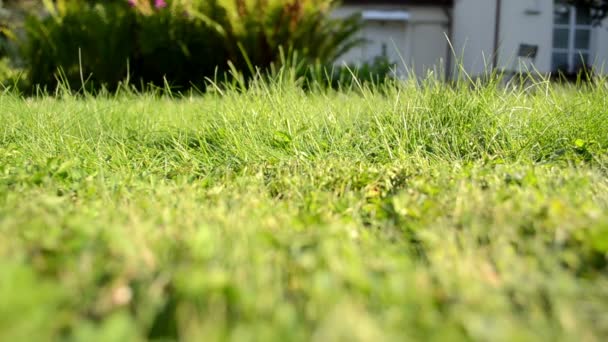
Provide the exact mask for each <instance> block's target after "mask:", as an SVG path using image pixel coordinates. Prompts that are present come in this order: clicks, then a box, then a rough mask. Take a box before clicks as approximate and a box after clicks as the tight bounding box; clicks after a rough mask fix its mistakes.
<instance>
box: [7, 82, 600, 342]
mask: <svg viewBox="0 0 608 342" xmlns="http://www.w3.org/2000/svg"><path fill="white" fill-rule="evenodd" d="M607 99H608V88H607V87H606V83H605V82H598V83H597V84H595V85H590V86H582V87H579V88H575V87H562V86H552V85H547V84H543V83H539V84H537V85H535V86H533V87H531V88H530V89H528V90H527V91H526V92H523V91H520V90H508V89H502V88H497V87H493V86H478V87H471V86H462V87H460V86H458V87H456V88H453V87H447V86H443V85H440V84H437V83H433V82H428V83H426V84H424V85H422V86H419V85H416V84H414V83H407V84H398V85H390V86H386V87H381V88H380V87H377V88H373V87H372V88H365V89H362V90H359V91H346V92H334V91H330V90H327V91H313V92H312V93H304V92H302V91H300V90H299V89H298V88H297V87H295V86H292V85H289V84H281V83H277V84H270V83H263V82H260V83H255V84H253V85H252V86H251V89H250V90H248V91H246V92H244V93H241V92H237V91H234V90H224V91H223V92H222V93H221V94H220V93H218V92H216V93H214V94H208V95H205V96H199V97H188V96H185V97H179V98H171V97H170V96H156V95H154V94H151V93H148V94H139V95H137V94H128V93H124V94H120V95H118V96H103V95H102V96H98V97H86V96H85V97H75V96H69V95H65V96H60V97H59V98H51V97H38V98H31V99H24V98H20V97H18V96H14V95H11V94H4V95H2V96H0V108H2V110H1V112H0V340H3V341H16V340H49V339H68V340H72V339H73V340H86V341H91V340H100V341H112V340H138V339H142V340H146V339H159V340H160V339H164V340H166V339H181V340H213V339H220V340H238V341H241V340H261V341H268V340H277V341H278V340H310V339H313V340H319V341H325V340H343V341H353V340H359V341H382V340H399V341H402V340H427V339H432V340H481V341H487V340H496V341H500V340H505V341H513V340H530V341H537V340H577V341H600V340H602V337H605V336H607V334H608V311H607V308H608V274H607V263H606V261H607V252H608V178H607V168H606V163H607V162H608V158H607V156H606V150H607V148H608V134H607V133H608V111H607V109H606V108H607Z"/></svg>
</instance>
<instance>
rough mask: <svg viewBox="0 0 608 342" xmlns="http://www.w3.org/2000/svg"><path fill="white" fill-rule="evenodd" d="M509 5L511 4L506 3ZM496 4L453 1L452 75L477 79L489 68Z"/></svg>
mask: <svg viewBox="0 0 608 342" xmlns="http://www.w3.org/2000/svg"><path fill="white" fill-rule="evenodd" d="M507 1H512V0H507ZM495 17H496V0H455V1H454V10H453V14H452V21H453V24H452V41H451V43H452V47H453V51H452V53H453V54H454V58H453V59H452V71H453V73H456V74H458V72H459V71H461V69H464V71H466V73H467V74H469V75H480V74H483V73H484V72H485V71H486V70H489V69H490V68H491V67H492V58H493V56H494V23H495V20H494V19H495Z"/></svg>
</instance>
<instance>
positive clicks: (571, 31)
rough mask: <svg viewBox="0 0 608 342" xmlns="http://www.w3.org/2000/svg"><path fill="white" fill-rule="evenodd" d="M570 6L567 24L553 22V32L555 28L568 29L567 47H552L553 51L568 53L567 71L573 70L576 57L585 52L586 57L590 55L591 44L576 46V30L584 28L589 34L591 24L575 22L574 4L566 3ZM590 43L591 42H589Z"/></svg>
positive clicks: (575, 9)
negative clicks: (581, 46)
mask: <svg viewBox="0 0 608 342" xmlns="http://www.w3.org/2000/svg"><path fill="white" fill-rule="evenodd" d="M568 7H569V8H570V15H569V16H570V17H569V18H568V24H553V29H554V31H553V34H555V29H567V30H568V47H567V48H556V47H553V48H552V51H553V53H556V52H557V53H567V54H568V72H574V71H575V70H574V66H575V65H576V63H575V62H576V61H577V59H579V58H580V55H581V54H587V55H588V58H590V56H591V46H588V47H587V48H583V49H577V48H576V31H577V30H586V31H589V33H590V34H591V31H592V26H591V25H588V24H581V25H579V24H577V23H576V11H577V8H576V6H572V5H568ZM589 44H591V42H590V43H589Z"/></svg>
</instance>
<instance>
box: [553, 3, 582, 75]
mask: <svg viewBox="0 0 608 342" xmlns="http://www.w3.org/2000/svg"><path fill="white" fill-rule="evenodd" d="M590 46H591V12H590V10H589V9H588V8H577V7H575V6H571V5H568V4H565V3H563V2H562V1H556V3H555V11H554V16H553V53H552V62H551V66H552V70H554V71H563V72H567V73H573V72H576V71H577V70H579V69H580V68H581V67H583V66H585V65H587V64H588V62H589V53H590V51H589V50H590Z"/></svg>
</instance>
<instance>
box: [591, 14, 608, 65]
mask: <svg viewBox="0 0 608 342" xmlns="http://www.w3.org/2000/svg"><path fill="white" fill-rule="evenodd" d="M591 50H592V52H593V53H594V54H595V56H592V61H593V69H594V70H596V71H597V72H600V73H602V74H604V75H606V74H608V19H604V22H603V23H602V25H601V26H600V27H596V28H595V29H593V33H592V36H591Z"/></svg>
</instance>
